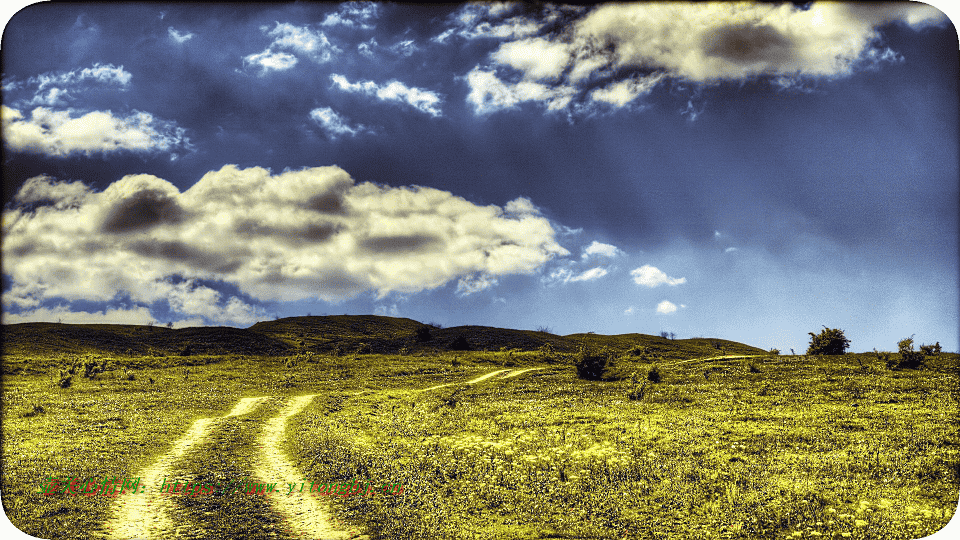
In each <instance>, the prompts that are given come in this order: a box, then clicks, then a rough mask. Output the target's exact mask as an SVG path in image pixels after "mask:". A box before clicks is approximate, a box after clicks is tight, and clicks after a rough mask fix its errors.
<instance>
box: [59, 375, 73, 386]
mask: <svg viewBox="0 0 960 540" xmlns="http://www.w3.org/2000/svg"><path fill="white" fill-rule="evenodd" d="M71 384H73V375H67V374H66V373H64V372H62V371H61V372H60V381H59V382H58V383H57V386H59V387H60V388H70V385H71Z"/></svg>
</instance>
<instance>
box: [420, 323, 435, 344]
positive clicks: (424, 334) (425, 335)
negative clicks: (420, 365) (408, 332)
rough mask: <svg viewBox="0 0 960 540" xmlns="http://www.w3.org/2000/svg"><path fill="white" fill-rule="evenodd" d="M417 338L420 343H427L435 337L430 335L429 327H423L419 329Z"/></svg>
mask: <svg viewBox="0 0 960 540" xmlns="http://www.w3.org/2000/svg"><path fill="white" fill-rule="evenodd" d="M416 336H417V342H418V343H426V342H428V341H431V340H432V339H433V335H432V334H431V333H430V327H429V326H421V327H420V328H417V333H416Z"/></svg>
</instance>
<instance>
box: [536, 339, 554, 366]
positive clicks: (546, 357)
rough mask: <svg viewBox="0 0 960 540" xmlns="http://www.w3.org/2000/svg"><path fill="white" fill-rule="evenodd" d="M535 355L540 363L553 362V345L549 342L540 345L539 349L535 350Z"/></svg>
mask: <svg viewBox="0 0 960 540" xmlns="http://www.w3.org/2000/svg"><path fill="white" fill-rule="evenodd" d="M537 353H538V355H539V357H540V361H541V362H553V360H554V351H553V345H551V344H550V343H549V342H548V343H544V344H543V345H541V346H540V348H539V349H537Z"/></svg>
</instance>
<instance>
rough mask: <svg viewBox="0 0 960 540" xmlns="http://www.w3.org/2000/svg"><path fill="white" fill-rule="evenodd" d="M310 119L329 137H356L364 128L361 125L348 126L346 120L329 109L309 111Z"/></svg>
mask: <svg viewBox="0 0 960 540" xmlns="http://www.w3.org/2000/svg"><path fill="white" fill-rule="evenodd" d="M310 118H312V119H313V120H314V121H315V122H316V123H317V124H319V125H320V127H321V128H322V129H323V131H325V132H326V133H327V134H328V135H330V136H331V137H337V136H340V135H356V134H358V133H360V132H361V131H363V130H364V129H365V128H364V127H363V126H362V125H357V126H350V125H349V124H347V122H346V120H344V118H343V117H342V116H340V115H339V114H337V113H336V112H334V110H333V109H331V108H330V107H322V108H318V109H314V110H312V111H310Z"/></svg>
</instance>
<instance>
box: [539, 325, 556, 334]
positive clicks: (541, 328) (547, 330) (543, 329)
mask: <svg viewBox="0 0 960 540" xmlns="http://www.w3.org/2000/svg"><path fill="white" fill-rule="evenodd" d="M536 331H537V332H543V333H544V334H552V333H553V328H550V327H549V326H538V327H537V330H536Z"/></svg>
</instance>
